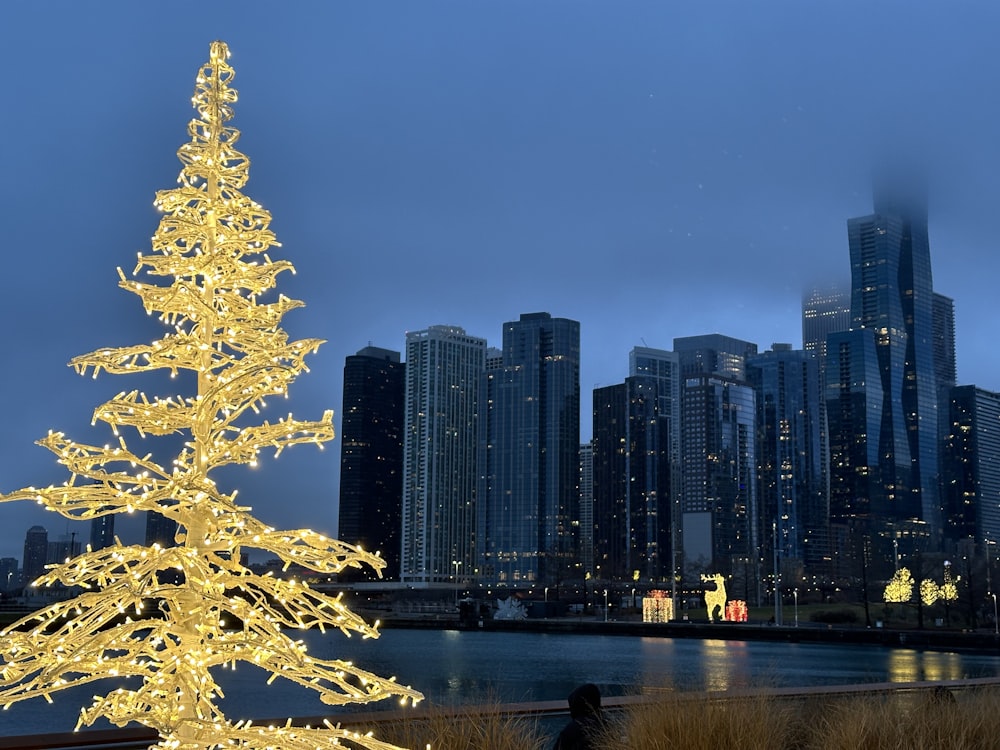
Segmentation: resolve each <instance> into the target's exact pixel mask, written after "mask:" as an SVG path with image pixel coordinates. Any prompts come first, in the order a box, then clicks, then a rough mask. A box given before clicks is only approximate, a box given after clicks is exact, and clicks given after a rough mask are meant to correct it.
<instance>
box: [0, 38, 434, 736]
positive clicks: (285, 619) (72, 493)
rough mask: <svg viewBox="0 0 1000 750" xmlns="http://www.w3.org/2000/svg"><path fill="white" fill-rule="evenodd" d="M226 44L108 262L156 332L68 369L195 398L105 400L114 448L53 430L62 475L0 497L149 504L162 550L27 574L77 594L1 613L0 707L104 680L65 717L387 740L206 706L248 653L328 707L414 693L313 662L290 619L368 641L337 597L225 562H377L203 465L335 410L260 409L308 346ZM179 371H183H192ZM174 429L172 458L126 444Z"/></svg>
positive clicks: (248, 460) (279, 446)
mask: <svg viewBox="0 0 1000 750" xmlns="http://www.w3.org/2000/svg"><path fill="white" fill-rule="evenodd" d="M228 57H229V50H228V48H227V47H226V45H225V44H224V43H223V42H213V43H212V44H211V49H210V59H209V61H208V62H207V63H205V64H204V65H203V66H202V67H201V69H200V70H199V72H198V76H197V83H196V87H195V94H194V98H193V104H194V108H195V109H196V110H197V112H198V117H197V118H195V119H194V120H192V121H191V123H190V125H189V127H188V133H189V135H190V141H189V142H187V143H185V144H184V145H183V146H182V147H181V148H180V150H179V151H178V152H177V153H178V156H179V158H180V161H181V163H182V165H183V167H182V169H181V173H180V176H179V178H178V186H177V187H176V188H173V189H171V190H164V191H160V192H158V193H157V195H156V201H155V205H156V206H157V208H158V209H159V210H160V211H161V212H162V214H163V216H162V219H161V221H160V223H159V226H158V228H157V231H156V234H155V235H154V236H153V239H152V252H151V253H150V254H147V255H143V254H141V253H140V254H139V259H138V264H137V265H136V268H135V270H134V271H133V274H132V278H128V277H127V276H126V274H125V273H123V272H122V271H121V269H119V271H118V273H119V276H120V279H121V281H120V283H119V286H121V287H122V288H124V289H126V290H128V291H130V292H132V293H134V294H136V295H137V296H138V297H139V298H140V299H141V300H142V303H143V306H144V307H145V309H146V312H147V313H148V314H150V315H158V316H159V319H160V321H162V322H163V323H164V324H165V327H166V329H167V332H166V333H165V334H164V335H163V336H162V338H159V339H157V340H155V341H153V342H152V343H149V344H140V345H136V346H127V347H121V348H107V349H99V350H97V351H94V352H91V353H89V354H84V355H82V356H79V357H76V358H75V359H73V360H72V361H71V363H70V364H71V365H72V366H73V367H74V368H75V369H76V370H77V371H78V372H80V373H81V374H84V373H92V374H93V375H94V376H95V377H96V376H97V374H98V373H100V372H101V371H104V372H107V373H111V374H114V375H124V374H141V373H147V372H151V371H164V370H165V371H168V372H169V373H170V374H171V375H176V374H178V373H183V372H187V373H193V375H194V376H196V378H197V393H195V394H193V395H186V396H164V397H147V396H146V395H145V394H144V393H142V392H140V391H137V390H132V391H127V392H122V393H119V394H118V395H117V396H115V397H114V398H112V399H111V400H110V401H108V402H106V403H104V404H102V405H101V406H99V407H98V408H97V409H96V410H95V412H94V420H95V422H97V421H100V422H104V423H106V424H107V425H109V426H110V427H111V430H112V431H113V433H114V435H115V437H116V439H117V444H116V445H115V444H112V445H106V446H96V445H87V444H83V443H77V442H74V441H72V440H70V439H68V438H67V437H66V436H64V435H63V434H62V433H57V432H54V433H50V434H49V435H48V437H46V438H44V439H43V440H40V441H39V444H40V445H43V446H45V447H46V448H48V449H49V450H51V451H52V452H53V453H55V454H56V456H57V457H58V461H59V463H61V464H63V465H65V466H66V468H67V469H68V470H69V473H70V476H69V478H68V479H67V480H66V482H65V483H63V484H61V485H58V486H55V485H53V486H49V487H45V488H42V489H36V488H34V487H28V488H25V489H21V490H17V491H15V492H12V493H10V494H7V495H0V502H10V501H16V500H29V501H34V502H37V503H40V504H41V505H43V506H45V507H46V508H47V509H49V510H52V511H55V512H58V513H60V514H62V515H63V516H66V517H67V518H70V519H76V520H88V519H94V518H99V517H102V516H106V515H108V514H116V513H131V512H135V511H153V512H156V513H160V514H162V515H163V516H165V517H167V518H169V519H171V520H173V521H175V522H176V524H177V533H176V535H175V545H174V546H170V547H160V546H159V545H153V546H150V547H146V546H136V545H132V546H129V545H123V544H122V543H121V542H120V541H119V540H117V539H116V540H115V543H114V544H113V545H112V546H110V547H107V548H104V549H100V550H91V549H89V548H88V549H87V551H86V552H85V553H83V554H81V555H78V556H77V557H75V558H71V559H68V560H67V561H65V562H64V563H62V564H59V565H55V566H50V568H49V569H48V570H47V572H46V573H45V574H44V575H42V576H41V577H40V578H39V579H38V580H37V581H36V582H35V585H38V586H48V585H53V584H61V585H63V586H65V587H67V588H68V589H70V590H71V591H74V592H78V593H77V594H76V596H74V597H73V598H72V599H70V600H68V601H62V602H57V603H54V604H51V605H50V606H47V607H45V608H44V609H42V610H39V611H38V612H36V613H34V614H32V615H30V616H28V617H26V618H24V619H23V620H21V621H19V622H18V623H15V624H14V625H12V626H11V627H10V628H8V629H7V630H5V631H4V632H3V633H2V634H0V647H2V652H0V704H4V705H10V704H11V703H14V702H16V701H21V700H25V699H29V698H35V697H38V696H42V697H45V698H46V699H50V698H49V696H50V695H51V694H52V693H55V692H57V691H59V690H62V689H64V688H68V687H70V686H73V685H80V684H81V683H88V682H93V681H95V680H99V679H102V678H107V677H113V678H116V679H117V680H121V683H122V686H121V687H120V688H117V689H114V690H112V691H111V692H110V693H108V694H107V695H103V696H97V697H95V698H94V701H93V703H92V704H91V705H90V706H89V707H83V708H82V709H81V712H80V718H79V721H78V724H77V728H79V727H81V726H90V725H91V724H93V723H94V722H95V721H96V720H97V719H98V718H100V717H104V718H105V719H107V720H108V721H110V722H111V723H112V724H114V725H116V726H125V725H126V724H129V723H131V722H137V723H139V724H142V725H145V726H148V727H151V728H153V729H154V730H156V731H157V732H158V733H159V735H160V741H159V744H158V745H157V746H158V747H163V748H184V749H185V750H189V749H190V750H194V749H197V748H217V747H218V748H221V747H227V748H229V747H245V748H258V747H260V748H263V747H281V748H284V749H285V750H299V748H303V749H304V748H317V747H352V748H354V747H361V748H369V749H370V750H383V749H384V748H389V747H391V746H390V745H387V744H385V743H382V742H380V741H378V740H377V739H375V738H374V737H372V736H370V735H359V734H356V733H353V732H351V731H349V730H347V729H343V728H341V727H340V726H338V725H334V724H332V723H330V722H325V726H322V727H315V728H309V727H296V726H292V724H291V722H290V721H289V722H288V723H286V724H284V725H281V726H275V727H268V726H260V727H258V726H255V725H254V724H253V723H252V722H249V721H246V720H239V721H235V722H234V721H231V720H229V719H227V718H226V717H225V716H224V715H223V713H222V711H221V710H220V709H219V707H218V705H217V703H218V699H219V698H221V697H222V691H221V690H220V688H219V686H218V685H217V684H216V681H215V679H214V677H213V670H215V669H218V668H221V667H223V666H225V665H230V666H234V667H235V666H236V664H237V663H239V662H247V663H249V664H252V665H254V666H256V667H260V668H261V669H263V670H265V671H267V672H270V673H271V680H273V679H275V678H280V679H284V680H290V681H291V682H295V683H298V684H299V685H302V686H303V687H304V688H307V689H309V690H312V691H314V692H315V693H317V694H318V696H319V698H320V699H321V700H322V701H323V702H324V703H326V704H329V705H334V706H335V705H341V704H345V703H367V702H369V701H377V700H381V699H383V698H389V697H394V698H396V699H398V700H400V701H401V702H402V703H403V704H406V703H407V702H408V701H409V702H416V701H417V700H420V699H421V698H422V696H421V695H420V693H419V692H417V691H415V690H413V689H411V688H409V687H405V686H402V685H400V684H398V683H396V682H395V679H394V678H382V677H379V676H377V675H375V674H372V673H370V672H367V671H365V670H363V669H361V668H359V667H357V666H355V665H354V664H352V663H351V662H348V661H341V660H336V659H331V660H325V659H316V658H313V657H312V656H311V655H310V654H309V653H308V652H307V649H306V647H305V645H304V644H303V643H302V641H301V640H296V639H295V638H293V636H292V633H294V631H295V630H296V629H304V628H313V627H315V628H321V629H325V628H333V629H339V630H340V631H342V632H343V633H344V634H346V635H348V636H349V635H351V634H359V635H361V636H362V637H365V638H370V637H377V635H378V631H377V625H378V623H375V624H374V625H369V624H367V623H366V622H365V621H364V620H363V619H361V618H360V617H359V616H357V615H356V614H355V613H353V612H352V611H350V610H349V609H348V607H347V606H345V605H344V604H343V603H342V601H341V598H340V597H339V596H330V595H328V594H325V593H323V592H321V591H318V590H315V589H313V588H311V587H310V586H309V585H308V584H307V583H306V582H303V581H296V580H294V579H292V580H283V579H279V578H276V577H273V576H270V575H264V576H261V575H257V574H255V573H254V572H253V571H251V570H250V569H248V568H246V567H244V566H243V565H242V564H241V550H242V549H244V548H254V549H258V550H262V551H265V552H269V553H272V554H273V555H276V556H277V557H279V558H280V559H281V560H283V561H284V562H285V564H286V567H287V566H288V565H292V564H295V565H301V566H303V567H304V568H306V569H310V570H313V571H317V572H319V573H324V574H330V573H337V572H338V571H340V570H342V569H343V568H344V567H345V566H359V565H363V564H367V565H371V566H374V567H375V568H376V569H377V570H381V569H382V568H383V567H384V562H383V561H382V559H381V558H380V557H379V556H378V555H377V554H371V553H369V552H366V551H363V550H361V549H360V548H357V547H353V546H351V545H347V544H343V543H342V542H339V541H336V540H333V539H328V538H326V537H324V536H322V535H320V534H317V533H314V532H312V531H309V530H304V529H300V530H295V531H279V530H275V529H273V528H270V527H268V526H266V525H264V524H263V523H261V522H260V521H258V520H257V519H256V518H254V517H253V516H252V515H251V513H250V510H251V509H250V508H248V507H244V506H240V505H238V504H237V503H236V493H235V492H232V493H230V494H226V493H224V492H222V491H221V490H220V489H219V488H218V487H217V486H216V483H215V481H214V480H213V479H212V477H211V475H212V472H213V471H215V470H216V469H218V468H220V467H222V466H225V465H228V464H254V463H255V462H256V460H257V457H258V454H259V453H260V452H261V451H262V450H267V449H273V451H274V453H275V455H277V454H280V453H281V451H282V450H283V449H284V448H286V447H288V446H291V445H295V444H299V443H315V444H317V445H319V444H321V443H323V442H324V441H327V440H330V439H332V438H333V414H332V412H330V411H327V412H326V413H325V414H324V415H323V417H322V419H320V420H318V421H299V420H297V419H295V418H293V417H292V415H291V414H289V415H288V416H287V417H284V418H281V419H278V420H277V421H275V422H271V421H268V420H264V419H262V418H261V417H260V416H259V415H260V412H261V409H262V408H263V406H264V405H265V402H266V401H268V400H270V399H276V398H279V397H284V396H285V395H286V394H287V391H288V388H289V386H290V385H291V383H292V382H293V381H294V380H295V378H296V377H297V376H298V375H299V374H300V373H302V372H304V371H306V370H307V368H306V364H305V358H306V355H308V354H311V353H312V352H314V351H315V350H316V349H317V347H318V346H319V345H320V344H321V343H322V342H321V341H319V340H317V339H304V340H300V341H289V339H288V336H287V335H286V333H285V332H284V331H283V330H282V329H281V327H280V324H281V320H282V317H283V316H284V314H285V313H286V312H288V311H289V310H292V309H294V308H296V307H299V306H301V304H302V303H300V302H298V301H296V300H292V299H288V298H287V297H285V296H284V295H280V294H276V293H272V291H271V290H272V289H273V288H274V287H275V286H276V280H277V277H278V275H279V274H280V273H281V272H283V271H293V270H294V269H293V268H292V265H291V264H290V263H289V262H287V261H280V260H279V261H273V260H271V258H270V257H269V256H268V250H269V248H271V247H275V246H277V245H278V243H277V242H276V240H275V237H274V234H273V233H272V232H271V231H270V229H269V228H268V227H269V224H270V220H271V217H270V214H269V213H268V212H267V211H266V210H265V209H264V208H263V207H261V206H260V205H259V204H257V203H256V202H254V201H253V200H251V199H250V198H248V197H247V196H246V195H244V194H243V193H242V192H241V189H242V188H243V187H244V185H245V184H246V182H247V179H248V171H249V161H248V159H247V158H246V156H244V155H243V154H241V153H240V152H239V151H237V150H236V148H235V146H236V143H237V140H238V138H239V131H238V130H236V129H234V128H232V127H229V126H228V125H227V124H226V123H227V122H228V121H229V120H230V119H231V118H232V117H233V104H234V103H235V102H236V99H237V95H236V90H235V89H234V88H232V81H233V69H232V68H231V67H230V66H229V63H228ZM191 381H192V382H193V378H191ZM176 434H180V435H182V436H184V443H183V448H182V449H181V450H180V453H179V455H177V456H176V457H175V458H174V459H173V462H172V464H170V465H161V464H160V463H158V462H157V461H156V460H154V459H153V458H152V453H150V452H146V451H136V450H134V449H133V448H132V447H130V443H135V442H138V441H140V440H145V439H152V437H155V436H165V435H176Z"/></svg>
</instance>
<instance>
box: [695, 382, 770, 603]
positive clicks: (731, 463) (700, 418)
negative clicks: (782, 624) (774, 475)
mask: <svg viewBox="0 0 1000 750" xmlns="http://www.w3.org/2000/svg"><path fill="white" fill-rule="evenodd" d="M681 408H682V416H681V460H682V472H683V479H682V481H683V494H682V500H681V511H682V514H683V520H682V523H683V546H684V567H685V569H686V570H690V569H695V570H700V569H703V568H707V569H706V570H704V572H708V573H721V574H723V575H725V576H728V577H730V579H731V580H732V582H733V584H734V585H733V589H732V591H731V593H733V594H737V595H738V598H745V599H746V600H747V601H749V602H752V603H756V602H759V601H760V599H761V592H760V588H759V586H760V581H761V570H760V565H761V557H760V556H761V547H760V539H759V537H758V528H759V523H760V522H759V508H758V507H757V441H756V426H755V417H756V402H755V399H754V392H753V389H752V388H751V387H750V386H749V385H747V384H746V383H744V382H740V381H737V380H732V379H731V378H727V377H723V376H721V375H710V374H701V375H693V376H690V377H687V378H686V379H685V382H684V386H683V390H682V393H681Z"/></svg>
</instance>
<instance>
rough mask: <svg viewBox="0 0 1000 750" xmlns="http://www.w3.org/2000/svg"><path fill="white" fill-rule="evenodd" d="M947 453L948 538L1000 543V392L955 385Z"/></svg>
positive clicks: (945, 466) (952, 395) (949, 417)
mask: <svg viewBox="0 0 1000 750" xmlns="http://www.w3.org/2000/svg"><path fill="white" fill-rule="evenodd" d="M948 424H949V425H950V429H949V431H948V433H949V434H948V439H947V442H946V444H945V452H944V478H945V483H944V486H945V525H944V535H945V539H946V541H948V542H950V543H951V546H952V548H954V547H955V546H956V545H957V544H958V543H960V542H962V541H964V540H971V541H972V542H974V543H982V542H986V541H989V542H990V543H991V544H997V543H998V542H1000V393H994V392H992V391H987V390H984V389H982V388H977V387H976V386H974V385H961V386H956V387H955V388H952V389H951V397H950V399H949V410H948Z"/></svg>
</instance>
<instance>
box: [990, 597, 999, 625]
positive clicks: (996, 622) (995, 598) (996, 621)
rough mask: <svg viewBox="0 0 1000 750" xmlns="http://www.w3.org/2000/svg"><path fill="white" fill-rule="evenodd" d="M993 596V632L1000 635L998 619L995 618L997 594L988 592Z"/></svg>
mask: <svg viewBox="0 0 1000 750" xmlns="http://www.w3.org/2000/svg"><path fill="white" fill-rule="evenodd" d="M990 596H992V597H993V634H994V635H1000V620H997V595H996V594H990Z"/></svg>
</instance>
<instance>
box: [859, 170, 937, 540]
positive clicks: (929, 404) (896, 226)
mask: <svg viewBox="0 0 1000 750" xmlns="http://www.w3.org/2000/svg"><path fill="white" fill-rule="evenodd" d="M914 185H918V186H919V185H922V183H920V182H919V181H917V182H908V183H903V182H902V181H900V180H896V181H889V180H885V181H882V182H879V183H878V184H876V188H875V213H873V214H871V215H869V216H862V217H858V218H854V219H850V220H848V222H847V230H848V239H849V243H850V251H851V327H852V328H861V329H866V330H870V331H872V334H873V336H874V342H875V351H876V355H877V357H878V366H879V373H880V378H881V386H882V391H883V400H882V406H881V414H880V416H879V419H880V423H881V425H880V433H879V445H878V453H879V456H880V465H879V469H880V487H879V488H878V492H879V493H880V494H882V495H884V500H885V502H884V503H880V504H881V505H883V507H884V508H885V509H886V511H887V515H886V516H885V518H886V520H887V521H888V522H889V523H893V522H905V521H910V520H919V521H922V522H923V523H925V524H927V528H928V530H929V531H930V532H934V531H937V530H940V527H941V518H940V511H941V504H940V499H939V492H938V481H939V465H938V464H939V460H938V455H939V451H938V446H939V435H938V417H937V411H938V392H937V390H938V389H937V382H938V381H937V377H936V373H935V359H934V290H933V283H932V279H931V260H930V243H929V240H928V235H927V203H926V195H925V193H924V192H923V189H922V188H921V187H914Z"/></svg>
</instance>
